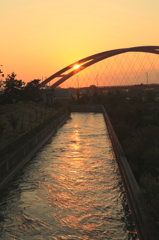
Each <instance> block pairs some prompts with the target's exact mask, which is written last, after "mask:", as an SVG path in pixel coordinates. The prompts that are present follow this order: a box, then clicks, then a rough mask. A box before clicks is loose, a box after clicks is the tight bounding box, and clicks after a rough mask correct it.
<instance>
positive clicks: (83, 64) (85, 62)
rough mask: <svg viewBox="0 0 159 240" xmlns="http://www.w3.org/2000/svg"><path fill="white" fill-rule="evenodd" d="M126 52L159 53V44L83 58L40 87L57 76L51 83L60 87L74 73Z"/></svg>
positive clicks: (57, 73) (114, 50)
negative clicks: (76, 66)
mask: <svg viewBox="0 0 159 240" xmlns="http://www.w3.org/2000/svg"><path fill="white" fill-rule="evenodd" d="M126 52H143V53H152V54H159V46H139V47H131V48H121V49H113V50H109V51H105V52H101V53H97V54H94V55H91V56H88V57H86V58H83V59H81V60H79V61H76V62H74V63H72V64H70V65H68V66H67V67H65V68H63V69H61V70H60V71H58V72H56V73H54V74H53V75H51V76H50V77H48V78H46V79H45V80H44V81H43V82H41V83H40V84H39V87H40V88H43V87H44V86H45V85H46V84H47V83H49V82H50V81H52V80H53V79H55V78H60V79H58V80H57V81H56V82H54V83H53V84H52V85H51V87H50V88H51V89H54V88H56V87H58V86H59V85H60V84H62V83H63V82H64V81H66V80H67V79H68V78H70V77H72V76H73V75H75V74H77V73H78V72H80V71H82V70H83V69H86V68H87V67H89V66H91V65H93V64H95V63H97V62H99V61H102V60H104V59H106V58H110V57H113V56H116V55H119V54H123V53H126ZM77 64H78V65H79V67H78V68H77V69H75V68H74V66H75V65H77ZM68 71H69V72H68Z"/></svg>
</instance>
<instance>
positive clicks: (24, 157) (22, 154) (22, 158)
mask: <svg viewBox="0 0 159 240" xmlns="http://www.w3.org/2000/svg"><path fill="white" fill-rule="evenodd" d="M68 116H69V113H68V111H66V112H65V113H63V114H62V115H61V116H59V117H58V118H57V119H55V120H54V121H53V122H52V123H51V124H49V125H48V126H47V127H45V128H44V129H43V130H41V131H40V132H39V133H38V134H37V135H35V136H34V137H33V138H32V139H30V140H29V141H28V142H27V143H26V144H25V145H23V146H22V147H20V148H19V149H18V150H17V151H16V152H15V153H14V154H12V155H10V156H9V157H6V158H4V159H3V160H2V161H1V162H0V188H2V187H3V186H4V185H5V184H6V183H7V182H8V181H9V180H10V179H11V178H12V177H13V176H14V175H15V173H16V172H17V171H18V170H19V169H20V168H21V167H22V166H23V165H24V164H25V163H26V162H27V161H28V160H29V159H30V158H31V157H32V156H33V155H34V154H35V153H36V152H37V150H38V149H39V148H40V147H41V146H42V145H43V144H44V143H45V142H46V141H47V140H48V139H49V138H50V137H51V136H52V135H53V134H54V133H55V132H56V131H57V129H58V128H59V127H60V126H61V125H62V124H63V123H64V122H65V121H66V120H67V119H68Z"/></svg>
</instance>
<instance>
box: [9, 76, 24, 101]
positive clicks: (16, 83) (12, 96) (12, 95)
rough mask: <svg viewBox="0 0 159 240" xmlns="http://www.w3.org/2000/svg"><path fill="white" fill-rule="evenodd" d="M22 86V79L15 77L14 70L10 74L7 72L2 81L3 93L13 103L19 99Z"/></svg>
mask: <svg viewBox="0 0 159 240" xmlns="http://www.w3.org/2000/svg"><path fill="white" fill-rule="evenodd" d="M23 86H24V82H23V81H22V80H17V79H16V74H15V73H14V72H12V73H11V75H9V74H8V76H7V78H6V80H5V81H4V95H5V96H6V99H7V100H8V102H9V103H14V102H17V101H19V100H21V95H22V94H21V91H20V90H22V88H23Z"/></svg>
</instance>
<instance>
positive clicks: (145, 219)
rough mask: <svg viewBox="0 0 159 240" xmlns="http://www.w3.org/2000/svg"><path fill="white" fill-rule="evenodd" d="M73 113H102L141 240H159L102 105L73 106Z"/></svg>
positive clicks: (158, 234) (158, 233)
mask: <svg viewBox="0 0 159 240" xmlns="http://www.w3.org/2000/svg"><path fill="white" fill-rule="evenodd" d="M71 110H72V111H73V112H102V113H103V115H104V119H105V122H106V125H107V129H108V132H109V136H110V139H111V142H112V146H113V149H114V153H115V156H116V160H117V163H118V167H119V170H120V174H121V177H122V181H123V184H124V188H125V191H126V196H127V200H128V204H129V208H130V209H131V212H132V215H133V218H134V222H135V225H136V229H137V232H138V236H139V239H140V240H157V239H159V232H158V230H157V229H156V228H155V226H154V224H153V223H152V221H151V220H150V217H149V216H148V214H147V213H146V211H145V210H146V208H145V207H144V204H143V200H142V194H141V191H140V188H139V186H138V184H137V182H136V179H135V177H134V175H133V173H132V171H131V168H130V166H129V164H128V161H127V159H126V157H125V154H124V152H123V149H122V147H121V145H120V143H119V140H118V138H117V136H116V134H115V132H114V129H113V127H112V125H111V122H110V120H109V118H108V115H107V113H106V111H105V109H104V107H103V106H102V105H94V106H89V105H86V106H85V105H74V106H71Z"/></svg>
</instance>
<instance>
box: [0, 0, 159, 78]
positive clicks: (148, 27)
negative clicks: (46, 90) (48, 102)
mask: <svg viewBox="0 0 159 240" xmlns="http://www.w3.org/2000/svg"><path fill="white" fill-rule="evenodd" d="M158 10H159V0H152V1H151V0H81V1H74V0H1V1H0V23H1V24H0V26H1V27H0V30H1V38H0V43H1V48H0V49H1V53H0V65H1V64H2V65H3V67H2V70H3V72H4V73H5V74H6V75H7V74H10V73H11V72H13V71H14V72H15V73H16V74H17V78H18V79H22V80H23V81H25V82H27V81H31V80H33V79H35V78H42V77H43V78H45V77H49V76H50V75H52V74H53V73H55V72H56V71H58V70H60V69H61V68H63V67H65V66H67V65H69V64H71V63H73V62H75V61H77V60H79V59H81V58H84V57H87V56H89V55H92V54H95V53H99V52H103V51H107V50H111V49H114V48H123V47H134V46H144V45H159V30H158V26H159V15H158Z"/></svg>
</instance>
